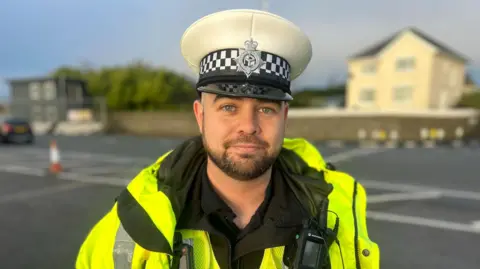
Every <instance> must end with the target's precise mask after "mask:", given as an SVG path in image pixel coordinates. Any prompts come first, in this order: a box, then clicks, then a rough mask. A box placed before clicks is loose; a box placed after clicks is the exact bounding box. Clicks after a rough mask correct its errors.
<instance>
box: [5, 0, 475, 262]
mask: <svg viewBox="0 0 480 269" xmlns="http://www.w3.org/2000/svg"><path fill="white" fill-rule="evenodd" d="M233 8H252V9H264V10H268V11H270V12H273V13H276V14H278V15H280V16H282V17H284V18H286V19H289V20H291V21H292V22H294V23H295V24H296V25H298V26H299V27H300V28H301V29H302V30H304V31H305V33H306V34H307V35H308V36H309V37H310V38H311V42H312V46H313V58H312V60H311V63H310V65H309V66H308V68H307V70H306V71H305V73H304V74H303V75H302V76H300V77H299V78H298V79H297V80H295V81H294V82H293V84H292V85H293V86H292V89H293V92H294V99H295V100H294V101H293V102H292V103H291V109H290V113H289V115H290V116H289V121H288V128H287V135H288V136H289V137H304V138H307V139H309V140H310V141H312V142H313V143H315V145H316V146H317V147H318V148H319V150H320V152H321V153H322V155H323V156H324V157H325V158H326V159H327V160H328V161H332V162H333V163H336V164H337V166H338V168H339V169H340V170H344V171H346V172H348V173H350V174H352V175H353V176H354V177H355V178H357V179H358V180H359V181H360V182H362V183H363V184H364V185H365V187H366V189H367V192H368V194H369V197H370V199H369V207H368V209H369V211H368V224H369V230H370V233H371V234H370V236H371V237H372V239H373V240H374V241H375V242H378V244H379V245H380V249H381V251H382V253H381V254H382V255H381V258H382V261H381V263H382V268H394V269H397V268H479V267H480V258H478V256H476V253H477V251H476V249H478V247H479V246H480V245H479V243H478V240H479V239H480V236H479V235H480V213H479V212H480V182H479V181H480V172H479V170H478V165H479V164H480V125H479V123H478V121H479V119H480V49H479V48H480V34H479V33H480V32H479V30H478V25H480V19H479V17H478V11H479V10H480V2H478V1H474V0H458V1H447V0H435V1H434V0H423V1H414V0H404V1H381V0H369V1H346V0H337V1H313V0H302V1H286V0H263V1H262V0H244V1H231V0H228V1H225V0H224V1H219V0H210V1H194V0H179V1H170V2H165V1H148V0H145V1H113V0H105V1H93V0H84V1H73V0H62V1H58V0H42V1H40V0H15V1H13V0H5V1H2V2H1V3H0V36H1V42H0V100H1V101H0V119H1V122H0V124H2V130H1V134H2V135H1V136H0V138H1V139H2V141H3V142H5V143H4V144H3V145H1V147H0V184H1V185H0V220H1V221H0V230H2V231H3V232H0V238H2V239H3V242H5V243H6V245H7V246H9V247H7V248H4V250H2V251H1V252H0V260H2V262H3V264H4V265H6V267H2V268H72V267H74V266H73V262H74V259H75V256H76V254H77V251H78V247H79V246H80V243H81V242H82V241H83V239H84V236H85V235H86V234H87V232H88V230H89V229H90V228H91V226H92V225H93V224H94V223H95V222H96V221H98V219H99V218H100V217H101V216H102V215H103V214H104V213H105V212H106V211H107V210H108V209H109V208H110V206H111V205H112V202H113V198H114V197H115V196H116V195H117V194H118V193H119V191H120V190H121V189H122V186H124V185H125V184H126V182H128V181H129V180H131V179H132V178H133V176H135V175H136V174H137V173H138V172H139V171H140V169H141V168H142V167H144V166H145V165H148V164H150V163H151V162H153V161H154V160H155V159H156V158H157V157H159V156H160V155H162V154H163V153H164V152H165V151H167V150H169V149H171V148H173V147H174V146H175V145H177V144H178V143H180V142H181V141H182V140H183V139H185V138H187V137H191V136H193V135H196V134H198V128H197V126H196V123H195V119H194V116H193V113H192V102H193V100H194V99H195V98H196V93H195V90H194V84H195V82H196V74H193V73H191V71H190V70H189V69H188V67H187V65H186V63H185V61H184V60H183V58H182V56H181V53H180V39H181V36H182V34H183V32H184V30H185V29H186V28H187V27H188V26H189V25H190V24H191V23H193V22H194V21H195V20H197V19H199V18H200V17H202V16H205V15H207V14H209V13H212V12H216V11H220V10H225V9H233ZM53 142H54V143H53ZM52 152H54V153H58V154H57V155H55V154H53V155H52V154H51V153H52ZM52 156H54V157H52ZM52 158H53V159H52ZM52 163H55V164H61V167H62V170H61V171H60V172H59V171H57V172H56V173H55V175H52V173H51V171H50V172H49V171H48V169H49V168H52Z"/></svg>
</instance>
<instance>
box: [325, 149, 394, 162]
mask: <svg viewBox="0 0 480 269" xmlns="http://www.w3.org/2000/svg"><path fill="white" fill-rule="evenodd" d="M388 150H392V149H390V148H355V149H352V150H347V151H343V152H340V153H337V154H333V155H331V156H327V157H325V160H326V161H328V162H332V163H338V162H342V161H348V160H350V159H353V158H357V157H365V156H368V155H372V154H376V153H382V152H385V151H388Z"/></svg>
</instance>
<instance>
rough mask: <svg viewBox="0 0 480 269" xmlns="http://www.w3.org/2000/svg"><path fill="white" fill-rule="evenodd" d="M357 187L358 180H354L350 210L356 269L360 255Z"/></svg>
mask: <svg viewBox="0 0 480 269" xmlns="http://www.w3.org/2000/svg"><path fill="white" fill-rule="evenodd" d="M357 188H358V182H357V181H356V180H355V183H354V185H353V203H352V211H353V223H354V228H355V236H354V238H353V239H354V242H353V243H354V245H355V263H356V267H357V269H361V267H360V257H359V253H360V252H359V250H358V223H357V222H358V220H357V209H356V206H357Z"/></svg>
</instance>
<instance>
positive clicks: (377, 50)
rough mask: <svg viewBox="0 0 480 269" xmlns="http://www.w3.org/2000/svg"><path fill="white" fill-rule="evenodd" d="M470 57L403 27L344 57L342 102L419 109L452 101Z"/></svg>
mask: <svg viewBox="0 0 480 269" xmlns="http://www.w3.org/2000/svg"><path fill="white" fill-rule="evenodd" d="M467 62H468V60H467V59H466V58H465V57H464V56H462V55H460V54H459V53H457V52H454V51H453V50H451V49H449V48H447V47H446V46H445V45H443V44H441V43H440V42H438V41H436V40H434V39H433V38H431V37H429V36H427V35H426V34H424V33H422V32H421V31H420V30H418V29H416V28H412V27H410V28H406V29H403V30H401V31H399V32H397V33H395V34H393V35H392V36H390V37H388V38H386V39H385V40H383V41H381V42H379V43H377V44H375V45H373V46H371V47H369V48H367V49H365V50H364V51H362V52H359V53H357V54H355V55H354V56H352V57H350V58H349V59H348V72H349V77H348V80H347V96H346V98H345V99H346V100H345V101H346V104H345V105H346V107H347V108H350V109H361V110H409V109H412V110H423V109H440V108H447V107H450V106H453V105H455V103H456V102H457V101H458V100H459V98H460V97H461V96H462V94H463V93H464V92H465V91H466V88H467V87H466V85H465V84H466V83H465V77H466V71H465V69H466V65H467Z"/></svg>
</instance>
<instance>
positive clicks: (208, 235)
mask: <svg viewBox="0 0 480 269" xmlns="http://www.w3.org/2000/svg"><path fill="white" fill-rule="evenodd" d="M204 232H205V233H206V234H207V238H208V243H209V244H210V248H211V249H213V248H212V241H211V240H210V234H214V235H218V236H220V237H222V238H223V239H224V240H225V241H226V242H227V245H228V251H227V254H228V269H233V268H232V244H230V240H228V238H227V237H226V236H225V235H223V234H221V233H217V232H213V233H211V232H207V231H204ZM214 255H215V254H214Z"/></svg>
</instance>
